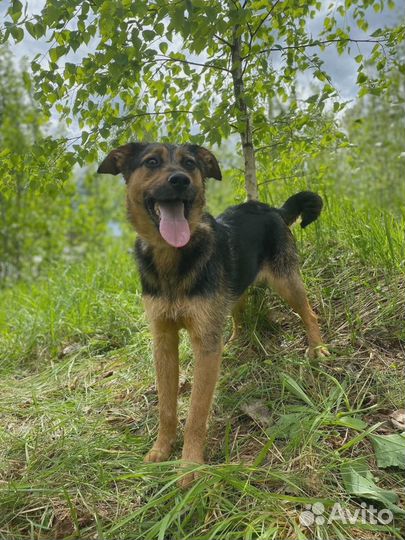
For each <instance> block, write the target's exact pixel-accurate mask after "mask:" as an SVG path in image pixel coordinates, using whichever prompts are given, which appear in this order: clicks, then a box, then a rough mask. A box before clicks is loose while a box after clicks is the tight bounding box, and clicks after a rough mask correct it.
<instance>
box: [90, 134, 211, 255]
mask: <svg viewBox="0 0 405 540" xmlns="http://www.w3.org/2000/svg"><path fill="white" fill-rule="evenodd" d="M97 172H99V173H107V174H119V173H122V174H123V176H124V178H125V181H126V183H127V206H128V214H129V219H130V221H131V222H132V223H133V225H134V227H135V229H136V230H137V232H138V233H139V234H140V236H142V237H143V238H145V240H147V241H148V242H150V243H151V244H153V245H156V244H159V243H162V241H164V242H166V243H167V244H170V245H171V246H173V247H176V248H181V247H183V246H185V245H186V244H188V242H189V240H190V238H191V235H192V234H193V232H194V230H195V228H196V227H197V225H198V224H199V223H200V221H201V216H202V213H203V209H204V203H205V199H204V181H205V179H206V178H215V179H216V180H221V170H220V168H219V165H218V162H217V160H216V158H215V156H214V155H213V154H212V153H211V152H210V151H209V150H206V149H205V148H202V147H201V146H197V145H193V144H185V145H181V146H176V145H170V144H157V143H151V144H148V143H129V144H126V145H124V146H120V147H119V148H116V149H115V150H113V151H112V152H110V153H109V154H108V156H107V157H106V158H105V159H104V161H103V162H102V163H101V165H100V166H99V168H98V170H97Z"/></svg>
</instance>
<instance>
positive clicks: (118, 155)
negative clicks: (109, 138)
mask: <svg viewBox="0 0 405 540" xmlns="http://www.w3.org/2000/svg"><path fill="white" fill-rule="evenodd" d="M146 146H147V144H145V143H128V144H124V146H119V147H118V148H115V150H112V151H111V152H110V153H109V154H108V156H107V157H106V158H105V159H104V160H103V161H102V163H100V165H99V167H98V169H97V172H98V173H101V174H119V173H123V174H124V176H125V173H126V172H127V171H128V164H129V161H130V160H135V161H136V158H137V157H138V156H139V154H140V153H141V152H142V151H143V150H144V149H145V148H146Z"/></svg>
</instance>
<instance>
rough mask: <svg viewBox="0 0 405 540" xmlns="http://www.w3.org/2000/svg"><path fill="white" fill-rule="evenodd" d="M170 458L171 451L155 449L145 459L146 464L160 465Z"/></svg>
mask: <svg viewBox="0 0 405 540" xmlns="http://www.w3.org/2000/svg"><path fill="white" fill-rule="evenodd" d="M169 456H170V449H164V448H155V447H153V448H152V449H151V450H150V451H149V452H148V453H147V454H146V456H145V457H144V458H143V460H144V462H145V463H160V462H161V461H167V460H168V459H169Z"/></svg>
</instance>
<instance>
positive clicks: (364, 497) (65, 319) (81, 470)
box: [0, 194, 405, 540]
mask: <svg viewBox="0 0 405 540" xmlns="http://www.w3.org/2000/svg"><path fill="white" fill-rule="evenodd" d="M281 195H282V194H280V197H281V199H282V198H283V197H282V196H281ZM277 197H278V196H277ZM276 202H279V198H277V201H276ZM403 230H404V221H403V220H402V221H401V219H400V218H398V219H397V220H394V219H393V218H392V217H390V216H389V215H386V214H384V213H382V212H381V211H379V210H372V209H370V208H365V209H356V211H355V210H354V209H353V208H352V207H351V204H350V203H349V202H345V201H338V202H336V201H335V202H333V201H332V200H328V204H327V207H326V209H325V213H324V214H323V217H322V219H321V220H320V221H319V222H317V223H316V226H312V227H311V228H309V229H308V230H306V231H304V232H302V231H301V230H300V229H296V230H295V232H296V237H297V242H298V246H299V249H300V252H301V254H302V260H303V264H302V266H303V273H304V278H305V281H306V284H307V287H308V291H309V296H310V298H311V301H312V303H313V305H314V307H315V309H316V311H317V312H318V314H319V316H320V320H321V325H322V328H323V331H324V334H325V340H326V341H327V342H328V343H329V344H330V346H331V350H332V352H333V356H332V357H331V358H330V359H328V360H327V361H325V362H324V363H321V364H318V365H315V364H310V363H309V362H308V360H306V359H305V358H304V354H303V353H304V350H305V339H304V331H303V328H302V326H301V324H300V323H299V321H298V319H297V317H296V316H295V315H294V314H293V313H291V311H290V310H289V309H288V308H287V307H286V306H285V305H283V304H282V302H280V301H279V300H278V299H277V298H276V297H275V296H274V295H273V294H272V293H271V292H270V291H263V290H262V289H254V290H253V292H252V294H251V297H250V301H249V305H248V309H247V313H246V335H245V338H244V339H243V340H241V342H240V343H238V344H236V345H235V346H232V347H231V348H228V349H227V350H226V351H225V354H224V361H223V368H222V374H221V379H220V382H219V385H218V389H217V393H216V400H215V404H214V411H213V414H212V418H211V421H210V430H209V438H208V444H207V461H208V463H209V464H210V465H204V466H199V467H198V468H199V469H200V479H199V480H198V481H197V482H196V483H195V484H194V485H193V487H192V488H191V489H190V490H189V491H186V492H183V491H181V490H180V489H179V488H178V486H177V480H178V478H179V475H180V474H182V473H180V472H179V463H178V462H177V461H172V462H168V463H163V464H148V465H146V464H143V462H142V456H143V455H144V454H145V452H146V451H147V449H148V448H149V447H150V445H151V443H152V441H153V438H154V436H155V435H156V431H157V407H156V405H157V395H156V389H155V386H154V374H153V368H152V361H151V336H150V332H149V329H148V326H147V324H146V321H145V318H144V314H143V310H142V306H141V296H140V287H139V281H138V278H137V275H136V272H135V270H134V268H133V262H132V258H131V256H130V255H129V254H128V252H127V250H128V247H129V244H128V242H127V237H126V236H125V237H124V238H123V239H121V240H117V241H115V242H114V243H112V242H110V243H108V244H107V245H106V249H105V251H104V252H103V253H101V252H89V253H88V254H87V255H86V256H84V257H83V258H82V259H80V258H78V259H77V261H75V262H74V263H70V264H69V265H67V264H66V263H65V262H64V261H63V260H61V261H58V262H56V263H55V264H54V265H53V266H50V267H49V268H48V270H47V272H45V273H44V274H43V275H42V276H41V277H39V278H38V279H37V280H35V282H29V283H28V282H27V283H25V282H20V283H17V284H14V285H13V286H10V287H8V288H7V289H5V290H3V291H2V298H1V301H0V324H2V328H3V331H2V334H1V337H0V360H1V364H0V371H1V375H2V376H1V379H0V396H1V397H0V415H1V426H2V427H1V428H0V439H1V445H0V538H4V539H9V538H13V539H28V538H32V539H48V538H49V539H51V538H77V537H80V538H99V539H118V538H131V539H132V538H149V539H183V538H193V539H197V538H198V539H201V540H202V539H220V540H225V539H226V540H228V539H232V538H235V539H240V538H244V539H259V538H261V539H272V538H274V539H280V538H284V539H292V538H297V539H305V538H308V539H309V538H311V539H312V538H319V539H329V538H333V539H336V538H342V539H343V538H367V539H370V538H376V539H377V538H402V532H401V531H403V515H402V514H401V512H400V510H399V508H400V507H401V506H402V507H403V503H404V497H403V495H402V491H401V486H403V475H402V474H401V470H400V469H399V468H397V467H388V468H384V467H381V466H380V467H379V466H378V465H377V461H376V453H375V448H374V447H373V444H372V434H380V435H383V436H385V435H387V434H391V433H395V432H398V431H397V430H396V429H395V428H394V427H393V426H392V424H391V423H390V421H389V414H390V413H391V412H392V411H394V410H397V409H398V408H401V406H402V403H403V397H402V396H403V388H404V379H403V356H404V343H405V328H404V325H403V314H404V309H405V295H404V290H405V279H404V265H405V262H404V261H405V253H404V244H403ZM227 332H229V328H228V329H227ZM180 356H181V370H182V383H181V390H180V398H179V399H180V409H179V415H180V424H181V426H182V425H184V421H185V417H186V412H187V402H188V398H189V393H190V382H191V376H192V357H191V353H190V348H189V344H188V341H187V339H186V337H185V338H184V339H183V340H182V344H181V354H180ZM257 408H259V409H260V411H261V414H260V415H259V414H257V412H255V411H257ZM246 411H247V412H246ZM180 450H181V430H179V437H178V443H177V445H176V448H175V452H174V455H173V458H174V459H175V460H176V459H178V458H179V456H180ZM359 466H361V467H363V469H364V471H365V472H364V475H363V477H362V478H363V479H364V478H366V477H367V478H369V479H370V475H371V480H370V481H371V482H372V484H371V485H372V486H375V488H374V487H371V488H370V485H368V486H369V488H368V493H367V494H364V493H363V494H362V493H361V492H359V491H358V489H359V485H360V484H359V483H358V484H356V483H355V482H354V481H351V480H350V478H352V477H354V474H355V472H356V470H357V469H356V468H358V467H359ZM350 474H352V477H350ZM364 481H366V480H364ZM356 486H357V487H356ZM356 489H357V491H356ZM378 490H385V491H386V492H388V493H391V495H389V496H388V497H389V498H391V500H395V502H394V503H392V504H393V505H394V506H392V509H393V512H394V521H393V522H391V523H388V524H378V523H374V524H372V523H370V520H368V522H367V523H361V521H359V520H357V521H356V522H355V523H350V522H348V521H347V520H346V523H343V522H342V520H330V522H329V523H328V522H327V521H326V522H324V523H321V522H319V523H313V524H311V525H310V526H309V527H307V526H305V525H304V524H303V523H301V521H300V519H299V517H300V515H301V514H302V512H303V511H304V510H306V506H307V505H313V504H315V503H322V504H323V505H324V507H325V509H326V510H325V513H324V515H326V516H327V515H329V514H330V512H331V510H332V508H333V505H334V504H335V503H336V502H338V503H340V504H341V505H342V507H344V508H346V509H347V510H349V511H350V512H351V513H352V514H354V512H356V511H358V510H361V509H362V507H361V503H362V502H363V503H364V502H366V503H367V504H371V503H373V504H375V506H377V507H378V508H379V509H381V508H383V507H384V506H386V504H385V502H384V501H385V499H384V498H383V497H384V496H383V495H382V494H381V492H380V491H378ZM370 497H371V498H370ZM388 504H391V503H389V502H388ZM318 521H319V520H318ZM320 521H322V520H320Z"/></svg>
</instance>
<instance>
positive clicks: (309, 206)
mask: <svg viewBox="0 0 405 540" xmlns="http://www.w3.org/2000/svg"><path fill="white" fill-rule="evenodd" d="M322 207H323V201H322V198H321V197H320V196H319V195H317V194H316V193H313V192H312V191H300V192H299V193H296V194H295V195H293V196H292V197H290V198H289V199H287V200H286V202H285V203H284V204H283V206H282V207H281V208H280V209H279V212H280V215H281V216H282V218H283V219H284V221H285V222H286V223H287V225H292V224H293V223H294V221H296V220H297V219H298V217H299V216H301V217H302V221H301V227H302V228H304V227H306V226H307V225H309V224H310V223H312V222H313V221H315V220H316V219H317V218H318V217H319V215H320V213H321V210H322Z"/></svg>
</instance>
